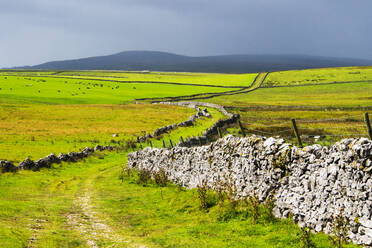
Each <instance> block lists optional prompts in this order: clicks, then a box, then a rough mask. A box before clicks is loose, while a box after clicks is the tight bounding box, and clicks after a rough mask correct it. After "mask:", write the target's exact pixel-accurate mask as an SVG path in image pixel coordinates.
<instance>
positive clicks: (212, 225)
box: [0, 153, 353, 248]
mask: <svg viewBox="0 0 372 248" xmlns="http://www.w3.org/2000/svg"><path fill="white" fill-rule="evenodd" d="M123 158H125V154H124V153H118V154H115V153H111V154H110V155H108V156H106V157H105V159H104V160H102V159H98V158H89V159H87V160H86V161H84V162H79V163H77V164H61V165H60V166H56V167H54V169H51V170H42V171H41V172H27V171H23V172H20V173H17V174H16V175H12V174H3V175H0V187H1V189H2V190H1V192H0V196H1V199H2V200H1V201H0V246H1V247H14V248H16V247H25V246H28V245H30V244H32V247H43V248H44V247H95V245H96V246H97V247H141V246H146V247H195V246H196V247H294V246H295V245H296V244H298V242H299V240H298V238H297V236H296V235H297V233H298V232H299V229H298V227H296V226H295V225H294V224H293V223H291V221H288V220H284V221H275V222H273V223H272V222H269V221H268V220H266V219H265V217H264V216H262V218H260V219H259V222H258V224H252V219H251V217H249V215H248V216H247V217H244V215H241V216H238V217H236V218H232V219H230V220H228V221H222V220H220V221H219V220H218V218H219V216H221V215H223V213H224V212H223V211H225V210H224V208H222V209H221V208H220V207H219V206H215V207H213V208H212V209H210V211H209V212H208V213H206V212H204V211H202V210H200V209H199V205H198V198H197V194H196V192H195V191H184V190H180V189H179V188H177V187H174V186H168V187H165V188H159V187H158V186H155V185H152V184H149V185H146V186H141V185H137V184H136V183H135V182H136V178H135V177H134V178H133V177H131V178H126V177H125V178H124V180H123V181H121V180H120V175H121V171H122V166H123V164H124V163H125V160H124V159H123ZM25 189H27V190H25ZM314 241H315V242H316V243H317V245H318V246H317V247H330V246H331V244H330V241H329V240H328V238H327V237H326V236H325V235H316V236H315V237H314ZM347 247H353V246H347Z"/></svg>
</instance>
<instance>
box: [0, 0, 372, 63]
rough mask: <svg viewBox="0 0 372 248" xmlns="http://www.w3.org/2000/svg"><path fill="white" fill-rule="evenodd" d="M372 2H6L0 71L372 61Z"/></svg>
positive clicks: (1, 14) (1, 12)
mask: <svg viewBox="0 0 372 248" xmlns="http://www.w3.org/2000/svg"><path fill="white" fill-rule="evenodd" d="M370 9H372V2H371V1H369V0H356V1H347V0H314V1H298V0H260V1H250V0H229V1H225V0H106V1H101V0H64V1H57V0H54V1H51V0H13V1H1V2H0V28H1V29H2V32H3V34H5V35H1V36H0V67H4V66H13V65H24V64H37V63H41V62H45V61H49V60H55V59H67V58H77V57H85V56H93V55H103V54H109V53H114V52H119V51H123V50H162V51H170V52H176V53H181V54H189V55H211V54H226V53H246V54H247V53H302V54H313V55H325V56H340V57H360V58H368V59H372V50H371V49H370V44H371V42H372V32H370V27H371V24H372V15H370Z"/></svg>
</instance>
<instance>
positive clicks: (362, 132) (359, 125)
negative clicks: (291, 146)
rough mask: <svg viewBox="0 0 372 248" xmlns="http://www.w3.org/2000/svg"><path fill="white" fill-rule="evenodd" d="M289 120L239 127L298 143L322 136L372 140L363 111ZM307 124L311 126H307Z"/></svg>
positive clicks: (246, 124)
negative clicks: (360, 113) (337, 116)
mask: <svg viewBox="0 0 372 248" xmlns="http://www.w3.org/2000/svg"><path fill="white" fill-rule="evenodd" d="M291 121H292V122H284V123H278V124H263V123H257V122H256V123H253V122H244V124H245V125H244V126H245V127H241V128H243V129H244V130H242V132H243V133H245V134H256V135H262V136H274V137H275V136H279V137H281V138H287V139H288V138H289V139H297V141H298V143H301V141H302V139H304V140H306V141H307V143H308V141H309V139H313V140H315V141H318V140H320V139H322V138H323V139H324V138H327V139H332V138H333V139H335V138H348V137H355V138H359V137H369V138H370V139H371V140H372V131H371V124H370V119H369V114H368V113H365V114H364V116H363V115H352V116H346V117H340V118H325V119H316V120H306V119H297V120H296V119H292V120H291ZM309 125H311V126H310V127H309ZM314 125H315V126H314ZM340 125H341V126H340Z"/></svg>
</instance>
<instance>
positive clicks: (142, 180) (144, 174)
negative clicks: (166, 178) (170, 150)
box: [137, 169, 151, 185]
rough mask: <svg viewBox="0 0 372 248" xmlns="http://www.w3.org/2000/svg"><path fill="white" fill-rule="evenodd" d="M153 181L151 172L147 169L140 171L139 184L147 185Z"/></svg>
mask: <svg viewBox="0 0 372 248" xmlns="http://www.w3.org/2000/svg"><path fill="white" fill-rule="evenodd" d="M150 180H151V171H150V170H147V169H142V170H138V179H137V184H142V185H146V184H147V183H148V181H150Z"/></svg>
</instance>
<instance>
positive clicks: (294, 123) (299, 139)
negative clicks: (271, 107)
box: [292, 119, 302, 147]
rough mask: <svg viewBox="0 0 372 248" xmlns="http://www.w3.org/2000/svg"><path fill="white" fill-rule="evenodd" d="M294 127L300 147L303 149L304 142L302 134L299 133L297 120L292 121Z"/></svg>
mask: <svg viewBox="0 0 372 248" xmlns="http://www.w3.org/2000/svg"><path fill="white" fill-rule="evenodd" d="M292 126H293V131H294V133H295V135H296V138H297V141H298V145H299V146H300V147H302V141H301V136H300V134H299V133H298V129H297V125H296V120H295V119H292Z"/></svg>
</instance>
